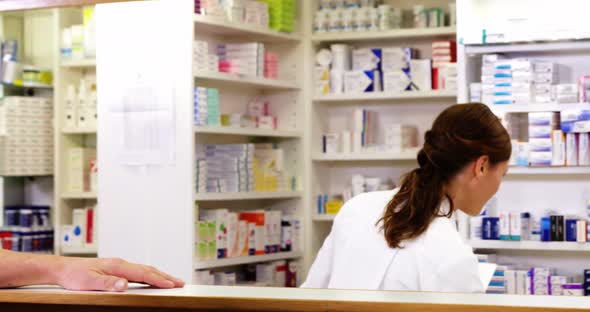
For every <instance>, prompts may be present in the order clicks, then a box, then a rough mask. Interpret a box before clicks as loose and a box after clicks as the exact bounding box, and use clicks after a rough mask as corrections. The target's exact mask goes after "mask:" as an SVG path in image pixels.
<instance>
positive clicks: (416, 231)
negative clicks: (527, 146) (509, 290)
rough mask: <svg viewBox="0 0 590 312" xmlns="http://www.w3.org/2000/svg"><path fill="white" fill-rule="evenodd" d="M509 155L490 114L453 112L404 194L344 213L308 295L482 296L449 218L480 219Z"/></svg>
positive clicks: (471, 260)
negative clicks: (324, 291) (327, 291)
mask: <svg viewBox="0 0 590 312" xmlns="http://www.w3.org/2000/svg"><path fill="white" fill-rule="evenodd" d="M510 153H511V144H510V137H509V135H508V133H507V132H506V130H505V129H504V127H503V126H502V124H501V123H500V121H499V120H498V118H497V117H496V116H495V115H494V114H493V113H492V112H491V111H490V110H489V109H488V107H487V106H485V105H483V104H463V105H454V106H451V107H449V108H447V109H446V110H444V111H443V112H442V113H441V114H440V115H439V116H438V117H437V118H436V120H435V121H434V123H433V125H432V129H431V130H429V131H427V132H426V134H425V142H424V146H423V147H422V149H421V150H420V152H419V153H418V164H419V168H417V169H414V170H412V171H411V172H409V173H408V174H407V175H406V176H405V177H404V178H403V179H402V182H401V186H400V187H399V188H396V189H394V190H392V191H384V192H372V193H366V194H362V195H359V196H356V197H354V198H353V199H351V200H350V201H348V202H347V203H346V204H345V205H344V206H343V207H342V209H341V210H340V212H339V214H338V215H337V216H336V218H335V220H334V225H333V227H332V231H331V233H330V235H329V236H328V237H327V238H326V240H325V241H324V244H323V246H322V248H321V249H320V251H319V253H318V255H317V258H316V259H315V262H314V263H313V265H312V267H311V269H310V271H309V274H308V276H307V280H306V281H305V283H304V284H303V285H302V287H308V288H339V289H379V290H414V291H441V292H483V291H484V289H485V288H484V285H482V282H481V280H480V277H479V271H478V262H477V258H476V257H475V255H474V254H473V252H472V250H471V248H470V247H469V246H467V245H465V244H464V243H463V241H462V239H461V237H460V236H459V233H458V232H457V229H456V226H455V225H454V222H453V221H452V220H451V219H450V217H451V214H452V213H453V212H454V211H456V210H461V211H463V212H465V213H467V214H468V215H477V214H479V213H480V210H481V209H482V207H483V205H484V204H485V203H486V202H487V201H488V200H489V199H490V198H491V197H492V196H493V195H494V194H495V193H496V192H497V191H498V188H499V186H500V182H501V180H502V177H503V176H504V175H505V174H506V171H507V169H508V160H509V158H510Z"/></svg>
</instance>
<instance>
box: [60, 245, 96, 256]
mask: <svg viewBox="0 0 590 312" xmlns="http://www.w3.org/2000/svg"><path fill="white" fill-rule="evenodd" d="M61 253H62V254H63V255H68V256H76V255H78V256H95V255H96V254H97V253H98V251H97V249H96V246H93V247H62V248H61Z"/></svg>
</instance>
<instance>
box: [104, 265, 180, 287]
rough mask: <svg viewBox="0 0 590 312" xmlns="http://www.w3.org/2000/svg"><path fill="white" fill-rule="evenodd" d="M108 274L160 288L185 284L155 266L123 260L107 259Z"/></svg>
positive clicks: (106, 269) (106, 268) (106, 271)
mask: <svg viewBox="0 0 590 312" xmlns="http://www.w3.org/2000/svg"><path fill="white" fill-rule="evenodd" d="M105 261H107V263H106V264H107V265H106V266H105V268H104V270H105V273H106V274H110V275H114V276H119V277H122V278H125V279H127V280H129V281H130V282H139V283H145V284H149V285H152V286H155V287H158V288H174V287H182V286H184V282H183V281H181V280H179V279H177V278H174V277H172V276H170V275H168V274H165V273H163V272H160V271H158V270H156V269H155V268H153V267H149V266H145V265H140V264H133V263H129V262H126V261H123V260H113V259H111V260H105Z"/></svg>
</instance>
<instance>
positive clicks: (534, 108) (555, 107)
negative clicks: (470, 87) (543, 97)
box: [490, 103, 590, 114]
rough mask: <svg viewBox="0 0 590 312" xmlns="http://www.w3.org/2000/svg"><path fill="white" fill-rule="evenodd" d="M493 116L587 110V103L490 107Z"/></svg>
mask: <svg viewBox="0 0 590 312" xmlns="http://www.w3.org/2000/svg"><path fill="white" fill-rule="evenodd" d="M490 109H491V110H492V111H493V112H494V113H495V114H506V113H533V112H561V111H564V110H568V109H589V110H590V104H589V103H536V104H528V105H521V104H508V105H490Z"/></svg>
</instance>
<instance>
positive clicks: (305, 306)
mask: <svg viewBox="0 0 590 312" xmlns="http://www.w3.org/2000/svg"><path fill="white" fill-rule="evenodd" d="M179 309H181V310H183V311H371V312H380V311H387V312H391V311H396V312H397V311H402V312H405V311H407V312H417V311H430V312H432V311H449V312H450V311H453V312H461V311H478V312H483V311H490V312H492V311H493V312H497V311H502V312H511V311H523V312H524V311H526V312H530V311H580V310H590V297H547V296H511V295H480V294H442V293H416V292H384V291H356V290H315V289H314V290H309V289H285V288H254V287H222V286H187V287H185V288H183V289H172V290H158V289H149V288H144V287H140V286H132V289H130V290H129V291H128V292H126V293H122V294H117V293H105V292H70V291H63V290H59V289H57V288H51V287H45V288H43V287H35V288H25V289H18V290H0V311H10V312H18V311H41V312H47V311H63V312H70V311H92V312H94V311H134V312H139V311H178V310H179Z"/></svg>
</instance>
